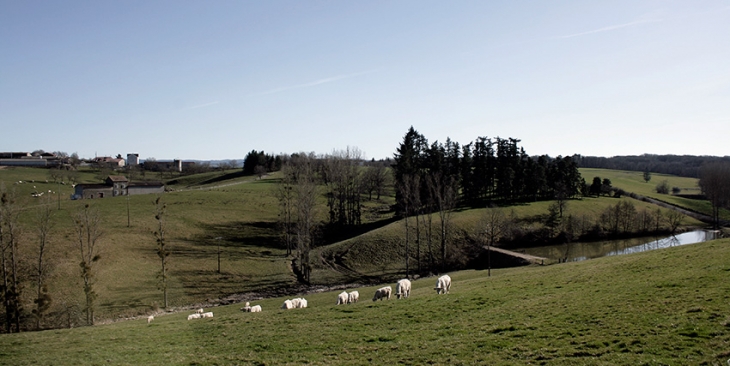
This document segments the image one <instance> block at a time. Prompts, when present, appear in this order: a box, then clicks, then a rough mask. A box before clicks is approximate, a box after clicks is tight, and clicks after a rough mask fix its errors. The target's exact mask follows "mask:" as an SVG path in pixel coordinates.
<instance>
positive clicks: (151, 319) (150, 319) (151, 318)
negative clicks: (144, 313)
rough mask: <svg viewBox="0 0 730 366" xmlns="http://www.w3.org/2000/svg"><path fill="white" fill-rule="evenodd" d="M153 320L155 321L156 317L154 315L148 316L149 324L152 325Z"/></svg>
mask: <svg viewBox="0 0 730 366" xmlns="http://www.w3.org/2000/svg"><path fill="white" fill-rule="evenodd" d="M153 320H155V316H154V315H150V316H148V317H147V324H149V323H152V321H153Z"/></svg>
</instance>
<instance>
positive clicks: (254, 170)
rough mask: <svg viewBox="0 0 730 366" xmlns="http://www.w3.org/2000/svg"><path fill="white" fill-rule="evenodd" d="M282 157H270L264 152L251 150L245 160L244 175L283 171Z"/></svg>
mask: <svg viewBox="0 0 730 366" xmlns="http://www.w3.org/2000/svg"><path fill="white" fill-rule="evenodd" d="M281 165H282V160H281V156H279V155H277V156H274V155H269V154H266V153H264V152H263V151H256V150H251V152H249V153H248V154H246V158H245V159H244V160H243V174H260V173H266V172H275V171H279V170H281Z"/></svg>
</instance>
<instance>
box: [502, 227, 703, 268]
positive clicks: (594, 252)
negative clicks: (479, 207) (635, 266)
mask: <svg viewBox="0 0 730 366" xmlns="http://www.w3.org/2000/svg"><path fill="white" fill-rule="evenodd" d="M715 238H716V232H714V231H707V230H695V231H688V232H686V233H682V234H678V235H673V236H670V237H663V238H656V239H650V238H647V237H642V238H631V239H620V240H606V241H597V242H589V243H580V242H576V243H568V244H561V245H550V246H545V247H535V248H520V249H515V250H514V251H515V252H519V253H525V254H530V255H534V256H538V257H544V258H549V259H552V260H556V261H558V262H577V261H583V260H586V259H593V258H600V257H608V256H612V255H620V254H630V253H638V252H644V251H647V250H654V249H662V248H669V247H674V246H679V245H687V244H695V243H701V242H705V241H708V240H713V239H715Z"/></svg>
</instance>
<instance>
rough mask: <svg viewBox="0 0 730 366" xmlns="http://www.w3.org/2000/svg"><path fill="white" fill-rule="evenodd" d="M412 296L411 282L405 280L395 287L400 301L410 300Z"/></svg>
mask: <svg viewBox="0 0 730 366" xmlns="http://www.w3.org/2000/svg"><path fill="white" fill-rule="evenodd" d="M410 295H411V281H409V280H408V279H406V278H404V279H402V280H400V281H398V283H397V284H396V285H395V297H396V298H398V299H400V298H401V297H402V298H404V299H405V298H408V296H410Z"/></svg>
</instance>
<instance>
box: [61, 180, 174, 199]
mask: <svg viewBox="0 0 730 366" xmlns="http://www.w3.org/2000/svg"><path fill="white" fill-rule="evenodd" d="M164 192H165V184H164V183H162V182H130V181H129V180H128V179H127V177H125V176H123V175H110V176H108V177H107V178H106V180H105V181H104V183H103V184H101V183H100V184H77V185H76V186H75V187H74V194H73V196H71V198H72V199H93V198H106V197H117V196H127V195H129V196H133V195H137V194H150V193H156V194H161V193H164Z"/></svg>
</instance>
